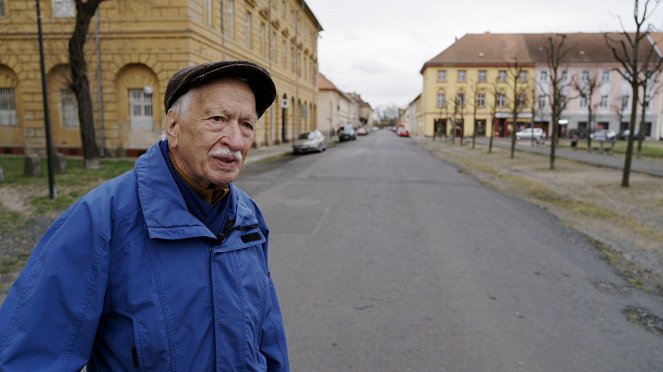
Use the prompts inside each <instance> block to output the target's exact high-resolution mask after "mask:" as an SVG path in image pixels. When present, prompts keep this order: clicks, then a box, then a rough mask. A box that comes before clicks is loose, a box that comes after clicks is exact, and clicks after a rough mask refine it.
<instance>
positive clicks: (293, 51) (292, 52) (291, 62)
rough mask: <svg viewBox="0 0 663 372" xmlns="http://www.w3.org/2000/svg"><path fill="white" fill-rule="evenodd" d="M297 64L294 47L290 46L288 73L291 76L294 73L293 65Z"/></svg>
mask: <svg viewBox="0 0 663 372" xmlns="http://www.w3.org/2000/svg"><path fill="white" fill-rule="evenodd" d="M296 64H297V54H296V53H295V47H294V46H290V72H292V73H293V74H294V73H295V72H296V70H295V65H296Z"/></svg>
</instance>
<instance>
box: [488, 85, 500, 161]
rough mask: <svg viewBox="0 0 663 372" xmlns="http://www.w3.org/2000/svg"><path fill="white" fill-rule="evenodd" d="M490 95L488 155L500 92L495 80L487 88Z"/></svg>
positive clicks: (491, 143)
mask: <svg viewBox="0 0 663 372" xmlns="http://www.w3.org/2000/svg"><path fill="white" fill-rule="evenodd" d="M488 90H489V93H490V98H491V100H490V106H489V110H490V134H488V153H491V152H493V138H494V137H495V119H496V116H497V96H498V95H499V94H500V90H499V88H498V85H497V80H493V82H492V83H491V84H490V86H489V88H488Z"/></svg>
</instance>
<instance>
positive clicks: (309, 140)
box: [292, 129, 327, 154]
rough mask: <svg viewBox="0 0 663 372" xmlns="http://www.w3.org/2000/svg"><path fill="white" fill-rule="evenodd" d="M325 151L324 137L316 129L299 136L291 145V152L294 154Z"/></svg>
mask: <svg viewBox="0 0 663 372" xmlns="http://www.w3.org/2000/svg"><path fill="white" fill-rule="evenodd" d="M325 150H327V145H326V144H325V136H324V135H323V134H322V132H320V131H319V130H317V129H316V130H313V131H310V132H305V133H302V134H300V135H299V136H297V139H296V140H295V142H293V144H292V152H293V153H295V154H300V153H305V152H323V151H325Z"/></svg>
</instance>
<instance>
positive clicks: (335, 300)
mask: <svg viewBox="0 0 663 372" xmlns="http://www.w3.org/2000/svg"><path fill="white" fill-rule="evenodd" d="M237 184H238V185H239V186H240V187H243V188H245V189H246V190H247V191H248V192H249V193H250V194H251V195H252V196H254V198H255V199H256V200H257V201H258V204H259V205H260V206H261V208H262V210H263V212H264V214H265V216H266V218H267V222H268V224H269V226H270V230H271V235H270V265H271V271H272V277H273V278H274V281H275V283H276V286H277V290H278V292H279V297H280V300H281V306H282V310H283V313H284V317H285V322H286V329H287V333H288V343H289V352H290V358H291V367H292V370H293V371H491V372H493V371H663V352H662V350H663V334H657V333H654V332H649V331H647V330H645V329H644V328H643V327H641V326H639V325H637V324H634V323H633V322H630V321H628V320H627V317H626V315H625V314H624V311H625V309H627V308H629V307H634V308H638V309H646V310H649V311H650V312H652V313H655V314H658V315H659V316H662V315H663V314H662V313H663V300H662V299H661V298H660V297H654V296H650V295H647V294H643V293H641V292H639V291H637V290H635V289H633V288H631V287H629V286H628V285H627V283H625V282H624V280H622V279H621V278H620V277H618V276H617V275H616V274H615V273H614V271H613V270H612V268H611V267H610V266H609V265H608V264H607V263H606V262H605V261H604V260H603V259H602V258H601V256H600V254H599V253H598V252H597V250H596V249H595V248H594V247H593V246H592V245H591V242H590V241H589V240H588V239H587V238H585V237H584V236H581V235H580V234H577V233H575V232H574V231H572V230H570V229H567V228H565V227H563V226H561V225H560V224H559V223H558V221H557V220H556V219H555V218H554V217H553V216H551V215H550V214H548V213H547V212H546V211H545V210H542V209H540V208H538V207H535V206H531V205H529V204H527V203H525V202H522V201H520V200H518V199H516V198H512V197H508V196H504V195H502V194H500V193H497V192H495V191H493V190H491V189H488V188H486V187H484V186H482V185H480V184H479V183H478V182H476V181H475V180H474V179H472V178H470V177H468V176H465V175H463V174H461V173H459V172H458V171H457V169H455V168H454V167H452V166H450V165H447V164H446V163H444V162H443V161H440V160H438V159H435V158H433V157H432V156H431V155H430V154H428V153H426V152H425V151H423V150H422V149H420V148H419V147H417V146H416V145H415V144H414V142H413V141H412V140H410V139H404V138H398V137H396V136H395V135H393V134H392V133H390V132H389V131H386V130H383V131H379V132H377V133H373V134H371V135H369V136H367V137H360V138H359V139H358V140H357V141H351V142H346V143H341V144H339V145H338V146H335V147H333V148H330V149H329V150H328V151H327V152H326V153H322V154H312V155H305V156H297V157H290V158H287V159H283V160H280V161H278V162H271V163H256V164H250V165H247V167H246V169H245V172H244V173H243V175H241V176H240V180H238V182H237Z"/></svg>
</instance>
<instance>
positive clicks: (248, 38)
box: [244, 12, 253, 49]
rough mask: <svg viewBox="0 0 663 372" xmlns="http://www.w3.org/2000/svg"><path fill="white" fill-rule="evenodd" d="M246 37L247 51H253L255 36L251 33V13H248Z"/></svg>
mask: <svg viewBox="0 0 663 372" xmlns="http://www.w3.org/2000/svg"><path fill="white" fill-rule="evenodd" d="M244 35H245V36H246V49H251V47H252V46H253V34H252V33H251V13H249V12H246V30H245V31H244Z"/></svg>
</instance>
